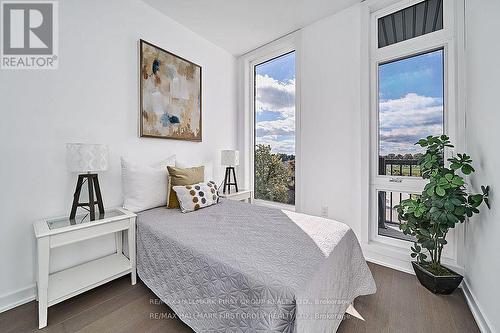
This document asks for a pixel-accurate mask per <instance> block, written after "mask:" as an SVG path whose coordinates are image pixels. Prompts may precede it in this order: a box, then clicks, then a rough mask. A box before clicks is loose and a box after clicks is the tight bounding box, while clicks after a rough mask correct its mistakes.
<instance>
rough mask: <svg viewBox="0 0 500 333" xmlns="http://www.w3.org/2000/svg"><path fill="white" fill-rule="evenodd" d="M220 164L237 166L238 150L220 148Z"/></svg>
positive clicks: (238, 161)
mask: <svg viewBox="0 0 500 333" xmlns="http://www.w3.org/2000/svg"><path fill="white" fill-rule="evenodd" d="M220 164H221V165H230V166H237V165H239V164H240V152H239V151H237V150H222V151H221V154H220Z"/></svg>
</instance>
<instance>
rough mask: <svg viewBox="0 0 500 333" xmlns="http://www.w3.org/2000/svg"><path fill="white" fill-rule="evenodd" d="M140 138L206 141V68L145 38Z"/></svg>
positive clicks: (140, 78) (141, 53)
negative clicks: (204, 102)
mask: <svg viewBox="0 0 500 333" xmlns="http://www.w3.org/2000/svg"><path fill="white" fill-rule="evenodd" d="M139 49H140V52H139V53H140V55H139V57H140V61H139V62H140V64H139V65H140V67H139V69H140V70H139V75H140V77H139V82H140V85H139V86H140V105H139V121H140V137H146V138H161V139H173V140H185V141H195V142H201V141H202V67H201V66H200V65H197V64H196V63H194V62H192V61H189V60H187V59H185V58H182V57H180V56H178V55H176V54H174V53H172V52H169V51H167V50H165V49H163V48H161V47H159V46H156V45H154V44H152V43H150V42H147V41H145V40H143V39H141V40H140V41H139Z"/></svg>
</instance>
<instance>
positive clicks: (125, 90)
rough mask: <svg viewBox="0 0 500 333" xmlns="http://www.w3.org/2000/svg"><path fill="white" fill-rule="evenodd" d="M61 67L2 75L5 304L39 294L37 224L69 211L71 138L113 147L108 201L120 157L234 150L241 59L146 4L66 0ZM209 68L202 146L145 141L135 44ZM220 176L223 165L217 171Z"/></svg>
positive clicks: (99, 249)
mask: <svg viewBox="0 0 500 333" xmlns="http://www.w3.org/2000/svg"><path fill="white" fill-rule="evenodd" d="M59 7H60V15H59V17H60V42H59V45H60V63H59V69H58V70H55V71H0V95H1V97H0V110H1V111H0V112H1V120H0V156H1V161H2V162H1V164H0V184H1V191H0V211H1V218H0V221H1V222H0V223H1V231H0V253H1V256H0V309H2V307H4V306H6V305H7V304H6V303H12V302H16V301H19V298H22V297H31V296H33V291H34V290H33V288H32V287H33V284H34V276H35V275H34V267H35V253H36V248H35V240H34V236H33V229H32V223H33V222H35V221H36V220H37V219H39V218H42V217H50V216H54V215H55V216H58V215H64V214H68V213H69V209H70V205H71V200H72V194H73V191H74V186H75V183H76V175H74V174H70V173H68V172H67V171H66V168H65V143H66V142H96V143H106V144H108V145H109V147H110V151H111V167H110V170H109V171H107V172H104V173H102V174H101V175H100V181H101V189H102V191H103V196H104V204H105V206H107V207H111V206H118V205H120V204H121V202H122V196H121V182H120V165H119V157H120V156H121V155H122V154H126V155H129V156H132V157H136V158H141V159H143V160H144V161H155V160H160V159H163V158H165V157H166V156H168V155H170V154H172V153H175V154H177V156H178V159H184V160H190V161H194V162H199V161H214V164H215V166H217V165H218V163H219V160H218V158H219V157H218V156H219V154H220V153H219V150H220V149H224V148H226V149H227V148H229V149H231V148H235V146H236V131H235V125H236V112H235V109H236V88H235V87H236V85H235V83H236V60H235V58H234V57H233V56H232V55H230V54H229V53H227V52H225V51H223V50H222V49H220V48H218V47H216V46H215V45H213V44H211V43H210V42H208V41H206V40H204V39H202V38H201V37H199V36H197V35H195V34H194V33H192V32H191V31H189V30H187V29H186V28H184V27H183V26H181V25H179V24H177V23H176V22H174V21H172V20H171V19H169V18H167V17H166V16H164V15H162V14H160V13H159V12H157V11H156V10H155V9H153V8H151V7H149V6H148V5H146V4H145V3H143V2H141V1H139V0H109V1H98V0H93V1H89V0H86V1H81V0H64V1H60V2H59ZM140 38H142V39H145V40H147V41H150V42H152V43H154V44H156V45H159V46H161V47H162V48H164V49H167V50H169V51H171V52H173V53H175V54H178V55H180V56H182V57H184V58H187V59H189V60H191V61H193V62H195V63H197V64H199V65H201V66H202V68H203V75H202V78H203V83H202V84H203V101H202V105H203V142H202V143H193V142H183V141H175V140H162V139H141V138H139V137H138V133H137V122H138V104H139V102H138V82H139V81H138V80H139V79H138V78H139V75H138V68H139V64H138V40H139V39H140ZM214 169H215V171H216V172H215V176H216V178H217V180H220V178H221V176H222V174H221V173H222V170H219V168H218V167H215V168H214ZM113 245H114V243H113V241H112V238H111V237H109V238H106V239H101V240H95V241H91V242H85V243H81V244H79V245H78V246H73V247H68V248H66V249H64V248H61V249H58V250H57V251H54V257H53V258H54V261H53V262H51V269H52V270H57V269H60V268H62V267H65V266H67V265H70V264H73V263H74V262H75V261H83V260H88V259H91V258H93V257H96V256H102V255H104V254H107V253H108V252H111V251H112V248H113Z"/></svg>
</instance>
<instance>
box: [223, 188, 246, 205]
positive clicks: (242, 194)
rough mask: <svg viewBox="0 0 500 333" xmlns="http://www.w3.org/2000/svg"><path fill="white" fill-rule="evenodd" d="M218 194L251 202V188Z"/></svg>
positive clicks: (230, 198)
mask: <svg viewBox="0 0 500 333" xmlns="http://www.w3.org/2000/svg"><path fill="white" fill-rule="evenodd" d="M219 196H220V197H221V198H226V199H229V200H236V201H248V202H249V203H253V191H252V190H239V191H238V192H231V193H220V194H219Z"/></svg>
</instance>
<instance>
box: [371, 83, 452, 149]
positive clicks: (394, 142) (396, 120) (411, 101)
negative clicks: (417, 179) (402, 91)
mask: <svg viewBox="0 0 500 333" xmlns="http://www.w3.org/2000/svg"><path fill="white" fill-rule="evenodd" d="M379 110H380V114H379V117H380V125H379V126H380V153H381V154H382V155H386V154H389V153H395V154H404V153H417V152H421V151H422V149H421V148H419V147H417V146H415V145H414V143H415V142H417V141H418V140H419V139H420V138H423V137H426V136H428V135H439V134H442V133H443V101H442V99H441V98H435V97H428V96H420V95H417V94H415V93H409V94H407V95H406V96H404V97H402V98H399V99H389V100H382V101H381V102H380V106H379Z"/></svg>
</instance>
